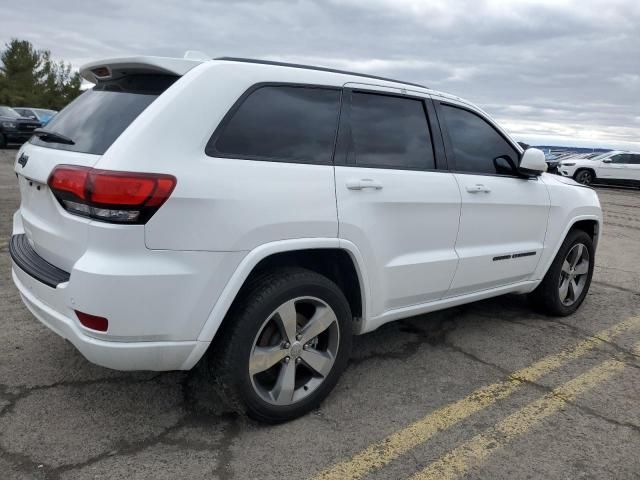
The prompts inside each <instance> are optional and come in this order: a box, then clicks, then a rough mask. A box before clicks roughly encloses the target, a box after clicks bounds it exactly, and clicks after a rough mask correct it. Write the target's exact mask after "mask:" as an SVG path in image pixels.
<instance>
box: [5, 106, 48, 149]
mask: <svg viewBox="0 0 640 480" xmlns="http://www.w3.org/2000/svg"><path fill="white" fill-rule="evenodd" d="M40 127H42V123H41V122H39V121H38V120H33V119H31V118H26V117H23V116H21V115H20V114H19V113H18V112H16V111H15V110H14V109H13V108H10V107H5V106H2V105H0V148H5V147H6V146H7V145H8V144H10V143H24V142H26V141H27V140H29V138H31V136H32V135H33V131H34V130H35V129H36V128H40Z"/></svg>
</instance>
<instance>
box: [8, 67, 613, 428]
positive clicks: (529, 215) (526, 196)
mask: <svg viewBox="0 0 640 480" xmlns="http://www.w3.org/2000/svg"><path fill="white" fill-rule="evenodd" d="M81 73H82V75H83V77H84V78H86V79H88V80H91V81H93V82H94V83H96V86H95V87H94V88H92V89H91V90H88V91H87V92H85V93H84V94H83V95H81V96H80V97H79V98H78V99H77V100H75V101H74V102H73V103H72V104H70V105H69V106H68V107H67V108H65V109H64V110H63V111H62V112H60V113H59V114H58V115H57V116H56V117H55V118H54V119H53V120H52V121H51V123H49V124H48V125H47V126H46V128H45V129H44V130H42V131H39V132H37V134H36V135H35V136H34V137H33V138H32V139H31V140H30V142H29V143H28V144H26V145H24V146H23V147H22V148H21V149H20V151H19V152H18V155H17V159H16V163H15V172H16V174H17V177H18V182H19V184H20V191H21V196H22V203H21V205H20V210H19V211H18V212H16V214H15V216H14V220H13V237H12V239H11V242H10V252H11V256H12V258H13V280H14V282H15V284H16V286H17V288H18V289H19V291H20V294H21V295H22V298H23V300H24V302H25V304H26V305H27V307H28V308H29V310H31V312H32V313H33V314H34V315H35V316H36V317H37V318H38V319H39V320H40V321H41V322H42V323H44V324H45V325H46V326H48V327H49V328H51V329H52V330H53V331H55V332H56V333H58V334H59V335H61V336H63V337H65V338H67V339H69V340H70V341H71V342H72V343H73V344H74V345H75V346H76V347H77V348H78V350H80V351H81V352H82V354H83V355H84V356H85V357H86V358H87V359H89V360H90V361H92V362H94V363H97V364H99V365H103V366H106V367H110V368H114V369H120V370H134V369H150V370H175V369H181V370H188V369H192V368H193V367H194V366H195V365H196V364H198V365H200V366H203V370H202V371H204V372H206V376H207V377H206V378H207V379H208V381H210V382H215V383H217V384H219V385H221V386H222V391H223V392H225V395H226V398H227V400H228V401H229V403H230V404H231V405H232V406H233V407H234V408H236V409H237V410H238V411H240V412H244V413H248V414H249V415H251V416H252V417H254V418H257V419H259V420H262V421H267V422H277V421H283V420H286V419H290V418H294V417H296V416H299V415H302V414H303V413H305V412H307V411H309V410H310V409H311V408H314V407H315V406H317V405H318V403H319V402H320V401H321V400H322V399H323V398H324V397H325V396H326V395H327V394H328V393H329V392H330V391H331V389H332V388H333V387H334V385H335V384H336V382H337V380H338V377H339V376H340V374H341V372H342V370H343V369H344V368H345V365H346V364H347V361H348V358H349V351H350V346H351V338H352V334H354V333H355V334H362V333H366V332H370V331H372V330H374V329H376V328H378V327H380V326H381V325H383V324H385V323H387V322H390V321H393V320H397V319H401V318H405V317H409V316H412V315H418V314H423V313H425V312H431V311H434V310H439V309H443V308H447V307H451V306H455V305H460V304H464V303H469V302H473V301H476V300H480V299H484V298H488V297H493V296H496V295H501V294H505V293H529V294H531V297H532V299H533V301H534V303H535V305H536V306H537V307H539V308H540V309H542V310H544V311H546V312H548V313H550V314H554V315H568V314H570V313H572V312H573V311H575V310H576V309H577V308H578V306H579V305H580V304H581V302H582V301H583V299H584V298H585V295H586V293H587V290H588V288H589V284H590V281H591V275H592V272H593V266H594V254H595V246H596V244H597V241H598V238H599V235H600V231H601V230H600V229H601V224H602V214H601V210H600V205H599V202H598V198H597V196H596V194H595V192H594V191H593V190H591V189H589V188H585V187H583V186H580V185H578V184H576V183H575V182H573V180H566V179H564V178H562V177H560V176H556V175H548V174H546V173H543V171H544V170H545V168H546V165H545V162H544V155H543V154H542V152H540V151H539V150H535V149H529V150H526V151H523V150H522V149H521V147H520V146H519V145H518V144H517V143H516V142H514V141H513V140H512V139H511V138H509V136H508V135H507V134H506V133H505V132H504V131H503V130H502V129H501V128H500V127H499V126H497V125H496V124H495V123H494V122H493V121H492V120H491V119H490V118H489V117H488V116H487V115H486V114H485V113H484V112H483V111H482V110H480V109H478V108H477V107H476V106H474V105H472V104H470V103H468V102H466V101H464V100H462V99H460V98H458V97H455V96H452V95H447V94H444V93H440V92H436V91H434V90H431V89H429V88H426V87H422V86H420V85H414V84H410V83H403V82H398V81H394V80H389V79H384V78H380V77H373V76H367V75H358V74H355V73H349V72H343V71H336V70H330V69H323V68H317V67H306V66H301V65H290V64H279V63H275V62H263V61H254V60H245V59H230V58H223V59H217V60H211V61H195V60H191V59H172V58H157V57H134V58H122V59H110V60H104V61H99V62H95V63H91V64H89V65H86V66H85V67H83V68H82V70H81ZM199 371H200V370H199Z"/></svg>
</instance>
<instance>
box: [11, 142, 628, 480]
mask: <svg viewBox="0 0 640 480" xmlns="http://www.w3.org/2000/svg"><path fill="white" fill-rule="evenodd" d="M15 153H16V150H15V149H13V150H0V479H2V480H5V479H6V480H13V479H31V478H34V479H86V478H126V479H138V478H149V479H165V478H167V479H174V478H189V479H200V478H206V479H216V478H219V479H231V478H237V479H251V478H261V479H279V478H287V479H290V480H293V479H304V478H313V477H316V478H372V479H373V478H380V479H382V478H415V479H417V478H462V477H463V478H509V479H529V478H572V479H573V478H599V479H600V478H616V479H630V478H640V455H638V452H640V401H639V399H640V191H638V190H625V189H614V188H599V189H598V193H599V195H600V199H601V202H602V204H603V207H604V210H605V228H604V238H603V239H602V242H601V244H600V246H599V249H598V255H597V263H596V271H595V276H594V282H593V284H592V287H591V290H590V292H589V295H588V297H587V299H586V301H585V303H584V305H583V306H582V308H581V309H580V310H579V311H578V312H577V313H576V314H575V315H573V316H571V317H567V318H563V319H556V318H546V317H543V316H540V315H538V314H536V313H534V312H532V311H531V310H530V308H529V306H528V304H527V302H526V301H525V299H524V298H522V297H519V296H507V297H501V298H497V299H492V300H488V301H483V302H479V303H474V304H471V305H467V306H464V307H460V308H455V309H450V310H446V311H442V312H437V313H434V314H429V315H423V316H420V317H415V318H412V319H408V320H404V321H400V322H395V323H392V324H389V325H386V326H384V327H382V328H380V329H379V330H377V331H376V332H373V333H371V334H368V335H365V336H362V337H357V338H356V341H355V345H354V351H353V355H352V359H351V362H350V365H349V368H348V369H347V371H346V372H345V374H344V376H343V378H342V380H341V381H340V383H339V384H338V386H337V388H336V390H335V391H334V392H333V394H332V395H331V396H330V398H329V399H328V400H326V401H325V402H324V403H323V404H322V406H321V408H320V409H318V410H317V411H315V412H313V413H311V414H309V415H307V416H306V417H304V418H301V419H299V420H296V421H294V422H290V423H287V424H284V425H279V426H263V425H259V424H256V423H254V422H251V421H248V420H244V419H241V418H238V417H236V416H234V415H232V414H229V413H227V412H225V411H224V410H222V409H221V408H220V407H218V406H217V405H219V403H218V402H217V401H216V397H215V392H211V391H207V390H206V389H201V390H197V389H196V388H194V387H195V386H196V385H197V383H195V382H194V381H193V379H192V378H191V376H190V375H189V374H188V373H186V372H169V373H161V374H158V373H152V372H135V373H125V372H117V371H112V370H107V369H104V368H100V367H97V366H94V365H91V364H90V363H89V362H87V361H86V360H85V359H84V358H83V357H82V356H81V355H80V354H79V353H78V352H76V351H75V350H74V348H73V347H72V346H71V345H70V344H69V343H67V342H65V341H64V340H62V339H61V338H59V337H57V336H56V335H55V334H53V333H52V332H50V331H49V330H47V329H46V328H45V327H43V326H42V325H40V324H39V323H38V322H37V321H36V320H35V319H34V318H33V317H32V316H31V315H30V313H29V312H28V311H27V309H26V308H25V307H24V306H23V305H22V303H21V301H20V299H19V296H18V294H17V292H16V290H15V288H14V286H13V284H12V282H11V275H10V265H11V263H10V259H9V255H8V252H7V240H8V239H9V236H10V234H11V216H12V213H13V211H14V210H15V209H16V208H17V207H18V203H19V198H18V190H17V185H16V182H15V176H14V175H13V172H12V163H13V158H14V156H15ZM636 317H638V318H636ZM621 322H622V323H624V322H626V323H624V325H623V326H621V325H622V323H621ZM623 327H624V328H623ZM603 332H605V333H603ZM611 332H613V333H611ZM514 372H515V373H514ZM434 472H435V473H434Z"/></svg>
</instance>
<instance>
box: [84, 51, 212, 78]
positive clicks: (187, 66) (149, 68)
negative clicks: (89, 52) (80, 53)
mask: <svg viewBox="0 0 640 480" xmlns="http://www.w3.org/2000/svg"><path fill="white" fill-rule="evenodd" d="M187 53H190V52H187ZM203 61H204V58H199V57H198V56H196V55H188V56H186V58H171V57H144V56H140V57H122V58H108V59H104V60H98V61H95V62H90V63H87V64H85V65H83V66H82V67H80V75H81V76H82V78H84V79H85V80H87V81H89V82H91V83H98V82H100V81H103V80H111V79H114V78H118V77H123V76H125V75H130V74H134V73H158V74H168V75H177V76H182V75H184V74H185V73H187V72H188V71H189V70H191V69H192V68H194V67H197V66H198V65H200V64H201V63H203Z"/></svg>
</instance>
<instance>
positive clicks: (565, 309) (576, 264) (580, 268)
mask: <svg viewBox="0 0 640 480" xmlns="http://www.w3.org/2000/svg"><path fill="white" fill-rule="evenodd" d="M594 259H595V251H594V248H593V240H592V239H591V237H590V236H589V235H588V234H587V233H586V232H584V231H582V230H572V231H570V232H569V234H568V235H567V238H565V240H564V242H563V243H562V246H561V247H560V250H559V251H558V253H557V255H556V258H555V259H554V260H553V263H552V264H551V267H549V270H548V271H547V274H546V275H545V276H544V279H543V280H542V282H540V285H538V287H537V288H536V289H535V290H534V291H533V292H531V293H530V294H529V298H530V300H531V303H532V305H533V306H534V308H536V309H538V310H540V311H542V312H543V313H546V314H548V315H553V316H560V317H564V316H567V315H571V314H572V313H573V312H575V311H576V310H577V309H578V307H579V306H580V305H581V304H582V302H583V301H584V298H585V297H586V295H587V292H588V291H589V287H590V286H591V278H592V277H593V266H594Z"/></svg>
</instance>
